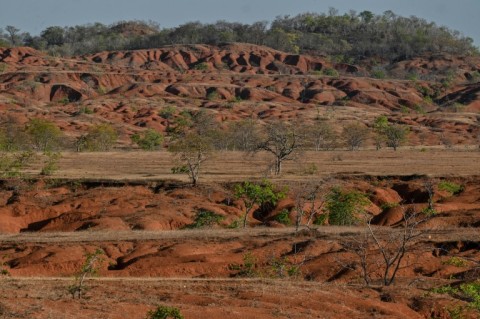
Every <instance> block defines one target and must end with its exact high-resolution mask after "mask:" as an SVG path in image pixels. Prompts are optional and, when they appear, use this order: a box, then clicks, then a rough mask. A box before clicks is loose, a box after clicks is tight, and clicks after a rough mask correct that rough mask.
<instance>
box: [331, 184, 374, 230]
mask: <svg viewBox="0 0 480 319" xmlns="http://www.w3.org/2000/svg"><path fill="white" fill-rule="evenodd" d="M368 203H369V201H368V199H367V197H366V196H365V195H363V194H361V193H358V192H355V191H343V190H342V189H340V188H339V187H334V188H332V189H331V190H330V193H329V194H328V195H327V198H326V202H325V204H326V205H325V208H326V212H327V215H328V223H329V224H330V225H355V224H357V223H358V222H359V218H358V215H359V214H360V213H363V211H364V207H365V206H366V205H368Z"/></svg>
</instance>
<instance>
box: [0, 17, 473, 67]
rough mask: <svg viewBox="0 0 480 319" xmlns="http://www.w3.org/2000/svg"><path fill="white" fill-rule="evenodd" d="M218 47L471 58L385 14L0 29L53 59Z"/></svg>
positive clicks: (459, 38) (450, 40) (441, 31)
mask: <svg viewBox="0 0 480 319" xmlns="http://www.w3.org/2000/svg"><path fill="white" fill-rule="evenodd" d="M226 42H244V43H252V44H257V45H266V46H269V47H271V48H274V49H277V50H281V51H286V52H291V53H306V52H307V53H314V54H321V55H327V56H330V57H331V58H332V59H334V60H336V61H337V62H347V63H353V62H355V61H358V60H362V59H365V58H375V59H380V60H384V61H394V60H398V59H405V58H410V57H412V56H415V55H419V54H423V53H427V52H428V53H432V54H435V53H451V54H461V55H471V54H478V49H477V48H476V47H475V46H474V45H473V40H472V39H471V38H469V37H465V36H463V35H461V34H460V33H459V32H458V31H453V30H450V29H448V28H447V27H444V26H437V25H436V24H435V23H434V22H429V21H426V20H425V19H422V18H418V17H415V16H411V17H408V18H407V17H402V16H398V15H396V14H395V13H393V12H392V11H386V12H385V13H383V14H382V15H375V14H373V13H372V12H370V11H362V12H360V13H357V12H355V11H350V12H349V13H346V14H339V12H338V11H337V10H336V9H333V8H331V9H330V10H329V12H328V13H304V14H299V15H297V16H293V17H291V16H279V17H277V18H276V19H275V20H273V21H272V22H267V21H259V22H255V23H252V24H243V23H238V22H227V21H217V22H215V23H207V24H204V23H200V22H188V23H185V24H182V25H180V26H178V27H173V28H160V27H159V25H158V24H156V23H154V22H144V21H121V22H117V23H114V24H112V25H104V24H101V23H93V24H87V25H77V26H68V27H60V26H50V27H48V28H46V29H45V30H43V31H42V32H41V33H40V35H34V36H32V35H30V34H28V33H22V32H21V30H19V29H17V28H16V27H14V26H7V27H6V28H5V31H2V32H1V33H0V46H2V45H3V46H29V47H33V48H35V49H39V50H46V51H48V52H49V53H50V54H52V55H61V56H72V55H82V54H91V53H97V52H100V51H106V50H108V51H111V50H132V49H148V48H157V47H160V46H165V45H172V44H211V45H218V44H220V43H226Z"/></svg>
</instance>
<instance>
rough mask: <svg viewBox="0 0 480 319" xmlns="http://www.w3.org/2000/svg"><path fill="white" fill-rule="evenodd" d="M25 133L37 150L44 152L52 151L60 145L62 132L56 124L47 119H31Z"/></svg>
mask: <svg viewBox="0 0 480 319" xmlns="http://www.w3.org/2000/svg"><path fill="white" fill-rule="evenodd" d="M25 132H26V133H27V135H28V136H29V138H30V141H31V143H32V145H33V147H34V148H35V149H38V150H40V151H42V152H46V151H51V150H52V149H54V148H55V147H57V146H58V145H59V144H60V138H61V136H62V131H61V130H60V129H59V128H58V126H57V125H55V123H53V122H50V121H48V120H45V119H40V118H34V119H31V120H30V121H29V122H28V123H27V125H26V127H25Z"/></svg>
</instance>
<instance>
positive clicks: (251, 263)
mask: <svg viewBox="0 0 480 319" xmlns="http://www.w3.org/2000/svg"><path fill="white" fill-rule="evenodd" d="M257 262H258V260H257V257H255V256H254V255H253V254H252V253H250V252H248V253H246V254H245V255H243V264H231V265H229V266H228V268H229V269H230V270H235V271H238V272H237V273H236V276H240V277H255V276H256V275H257V271H256V270H255V269H256V268H257Z"/></svg>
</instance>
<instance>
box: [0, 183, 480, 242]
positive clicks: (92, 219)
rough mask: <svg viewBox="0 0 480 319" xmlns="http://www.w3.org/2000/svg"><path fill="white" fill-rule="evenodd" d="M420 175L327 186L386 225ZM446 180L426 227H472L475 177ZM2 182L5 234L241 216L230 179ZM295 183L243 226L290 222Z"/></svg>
mask: <svg viewBox="0 0 480 319" xmlns="http://www.w3.org/2000/svg"><path fill="white" fill-rule="evenodd" d="M426 181H427V179H425V178H422V177H418V178H416V179H415V178H413V179H411V178H410V177H399V178H397V179H385V180H382V179H378V178H374V179H373V181H369V180H368V179H366V180H365V179H362V178H349V179H345V180H341V179H338V180H336V181H329V184H328V185H332V186H333V185H342V187H344V188H347V189H348V188H350V189H354V190H358V191H360V192H362V193H364V194H367V196H368V197H369V199H370V201H371V204H370V205H369V206H368V208H367V210H368V212H369V213H370V214H371V215H373V216H375V218H374V223H376V224H378V225H384V226H392V225H396V224H397V223H399V222H401V221H402V219H403V217H402V216H403V214H404V212H408V211H412V210H413V211H416V212H420V211H422V210H424V209H425V208H426V207H427V206H428V201H429V194H428V192H427V191H426V189H425V182H426ZM447 181H448V182H449V183H456V184H458V185H461V186H462V187H463V190H462V191H461V192H460V193H459V194H452V193H449V192H448V191H446V190H442V189H439V185H441V181H440V180H438V182H436V183H435V185H434V186H435V187H434V197H433V201H434V202H435V205H434V209H435V211H436V212H437V214H436V215H435V216H434V218H432V219H431V220H429V221H428V222H427V223H426V224H425V227H428V228H442V227H479V226H480V224H479V222H478V221H479V220H480V201H479V196H480V195H479V194H480V184H479V181H478V178H468V177H463V178H460V177H459V178H453V179H449V180H447ZM287 186H288V185H287ZM1 187H2V191H1V192H0V218H1V220H2V223H1V224H0V232H4V233H18V232H24V231H30V232H31V231H42V232H49V231H78V230H175V229H180V228H184V227H186V226H188V225H190V224H192V223H193V222H194V219H195V217H196V214H198V212H200V211H211V212H213V213H215V214H218V215H220V216H222V218H223V220H222V221H221V222H220V226H223V227H226V226H228V225H230V224H232V223H233V222H234V221H235V220H238V219H239V218H241V217H242V216H243V209H244V208H243V202H242V200H239V199H235V196H234V193H233V187H234V184H226V185H225V186H221V185H215V184H205V185H203V186H200V187H195V188H192V187H190V186H188V185H184V184H182V183H180V182H171V183H170V184H168V183H167V184H164V183H156V182H148V181H145V182H138V183H133V182H132V183H130V184H129V183H128V182H114V181H105V182H101V181H92V182H88V181H84V182H82V181H63V182H62V181H61V180H60V181H57V180H45V181H44V180H38V181H35V180H33V181H24V182H22V181H14V180H13V181H4V182H3V185H2V186H1ZM298 187H299V186H298V183H294V184H293V185H292V186H291V187H290V188H291V191H290V194H289V196H290V199H286V200H283V201H281V202H280V203H279V205H278V206H277V207H276V208H274V209H273V210H271V211H268V212H263V213H262V214H257V213H253V214H251V215H250V216H249V222H250V224H251V225H252V226H254V225H262V224H263V225H270V226H275V227H284V226H283V225H282V224H280V223H278V222H277V221H276V217H277V215H278V214H279V213H280V212H281V211H282V210H285V209H287V210H289V211H290V220H291V223H294V222H295V220H296V215H295V214H296V213H295V209H294V205H295V204H294V200H293V199H294V198H295V196H296V195H295V192H296V189H298ZM324 187H326V186H324ZM327 188H328V187H327ZM327 191H328V189H324V190H323V191H322V192H323V193H326V192H327ZM318 205H319V206H321V205H322V203H321V202H319V203H318ZM304 221H305V220H304Z"/></svg>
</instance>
